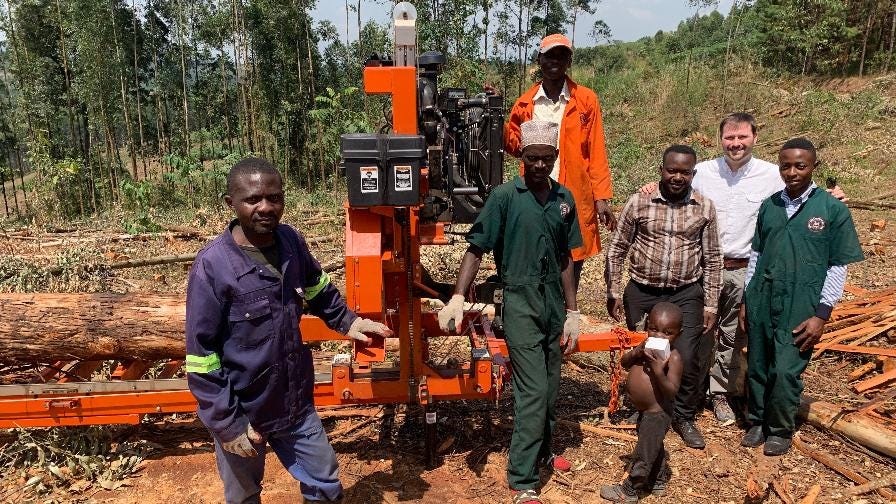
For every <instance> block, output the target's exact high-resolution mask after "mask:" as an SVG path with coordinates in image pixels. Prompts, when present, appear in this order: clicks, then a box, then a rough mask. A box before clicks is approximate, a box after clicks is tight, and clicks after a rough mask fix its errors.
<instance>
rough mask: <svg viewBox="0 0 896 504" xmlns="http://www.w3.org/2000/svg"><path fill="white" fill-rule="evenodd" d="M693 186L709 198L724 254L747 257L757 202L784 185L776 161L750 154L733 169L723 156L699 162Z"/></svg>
mask: <svg viewBox="0 0 896 504" xmlns="http://www.w3.org/2000/svg"><path fill="white" fill-rule="evenodd" d="M692 187H693V188H694V189H696V190H697V191H699V192H700V194H702V195H704V196H705V197H707V198H709V199H711V200H712V202H713V203H714V204H715V206H716V214H717V216H718V220H719V235H720V236H719V237H720V243H721V245H722V253H723V254H724V255H725V257H730V258H738V259H746V258H748V257H750V250H751V244H752V241H753V233H754V232H755V231H756V218H757V217H758V216H759V206H760V205H761V204H762V201H763V200H764V199H766V198H768V197H769V196H771V195H772V194H775V193H776V192H778V191H781V190H783V189H784V182H783V181H782V180H781V175H780V174H779V173H778V165H775V164H773V163H769V162H768V161H763V160H761V159H756V158H755V157H754V158H751V159H750V160H749V161H748V162H747V164H745V165H743V166H741V167H740V169H738V170H737V171H736V172H735V171H732V170H731V168H729V167H728V163H727V162H725V158H724V157H720V158H716V159H711V160H708V161H703V162H702V163H698V164H697V166H696V173H695V174H694V181H693V183H692Z"/></svg>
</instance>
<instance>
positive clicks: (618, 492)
mask: <svg viewBox="0 0 896 504" xmlns="http://www.w3.org/2000/svg"><path fill="white" fill-rule="evenodd" d="M600 496H601V497H602V498H604V499H606V500H608V501H610V502H638V492H636V491H635V489H633V488H631V487H629V486H628V485H627V484H625V483H617V484H615V485H601V486H600Z"/></svg>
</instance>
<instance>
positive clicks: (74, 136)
mask: <svg viewBox="0 0 896 504" xmlns="http://www.w3.org/2000/svg"><path fill="white" fill-rule="evenodd" d="M56 22H58V23H59V52H61V53H62V72H63V74H64V76H65V102H66V105H67V106H68V110H67V111H68V131H69V136H70V137H71V141H72V143H74V142H78V145H79V146H80V145H81V139H80V137H79V136H78V133H77V129H76V128H75V112H74V107H73V105H72V94H71V87H72V81H71V76H70V73H69V69H68V49H67V48H66V44H65V30H64V29H63V27H62V9H61V8H60V6H59V0H56ZM82 155H83V158H84V160H85V161H84V162H85V163H86V162H87V161H86V160H87V155H86V154H84V153H83V151H82Z"/></svg>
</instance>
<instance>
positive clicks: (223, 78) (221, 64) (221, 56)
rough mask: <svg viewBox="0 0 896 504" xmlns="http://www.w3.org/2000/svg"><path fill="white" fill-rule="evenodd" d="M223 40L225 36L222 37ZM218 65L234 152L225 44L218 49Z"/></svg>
mask: <svg viewBox="0 0 896 504" xmlns="http://www.w3.org/2000/svg"><path fill="white" fill-rule="evenodd" d="M222 40H223V37H222ZM218 52H219V55H218V66H219V67H220V69H221V87H222V89H223V91H224V129H225V130H226V132H227V149H228V150H230V151H231V152H233V134H232V133H231V131H230V100H228V99H227V95H228V94H229V92H230V90H229V89H228V86H227V74H226V73H225V72H224V45H223V43H222V45H221V47H220V48H219V49H218Z"/></svg>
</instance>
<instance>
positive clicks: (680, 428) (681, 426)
mask: <svg viewBox="0 0 896 504" xmlns="http://www.w3.org/2000/svg"><path fill="white" fill-rule="evenodd" d="M672 429H674V430H675V432H677V433H678V435H679V436H681V440H682V441H684V445H685V446H687V447H688V448H696V449H698V450H702V449H704V448H706V441H704V440H703V434H701V433H700V429H698V428H697V425H696V424H694V421H693V420H675V421H674V422H672Z"/></svg>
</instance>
